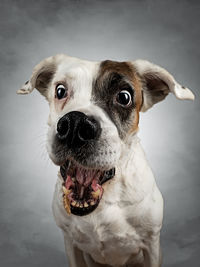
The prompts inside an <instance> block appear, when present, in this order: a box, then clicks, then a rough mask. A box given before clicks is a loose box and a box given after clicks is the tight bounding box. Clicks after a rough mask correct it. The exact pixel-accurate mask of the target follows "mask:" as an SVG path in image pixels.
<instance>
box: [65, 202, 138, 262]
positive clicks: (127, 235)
mask: <svg viewBox="0 0 200 267" xmlns="http://www.w3.org/2000/svg"><path fill="white" fill-rule="evenodd" d="M111 209H112V210H108V213H107V214H105V209H104V214H98V216H91V217H90V218H87V219H84V218H83V220H80V218H78V219H77V218H74V219H73V220H72V221H71V223H70V226H69V228H68V229H67V230H69V231H67V232H68V234H70V236H71V238H72V240H73V243H74V245H76V246H78V247H79V248H80V249H81V250H83V251H85V252H87V253H89V254H90V255H91V256H92V257H93V258H94V259H95V260H96V261H98V262H100V263H102V264H103V263H107V264H112V265H113V264H114V266H115V265H117V264H119V263H120V264H121V265H122V264H124V263H125V262H126V261H127V260H128V259H129V257H130V255H134V254H137V253H138V252H139V247H140V243H141V242H140V236H139V232H140V229H139V228H137V227H133V226H131V225H130V223H129V222H128V221H127V219H125V216H123V214H122V211H121V210H120V208H119V207H117V206H115V207H113V208H111ZM119 216H120V217H119ZM119 218H120V220H119Z"/></svg>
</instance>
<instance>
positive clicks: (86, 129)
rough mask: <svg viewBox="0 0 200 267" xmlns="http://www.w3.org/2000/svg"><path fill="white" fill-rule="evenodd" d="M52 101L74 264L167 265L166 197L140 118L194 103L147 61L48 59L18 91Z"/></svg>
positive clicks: (61, 202)
mask: <svg viewBox="0 0 200 267" xmlns="http://www.w3.org/2000/svg"><path fill="white" fill-rule="evenodd" d="M34 88H36V89H37V90H38V91H39V92H40V93H41V94H42V95H43V96H45V98H46V99H47V100H48V102H49V107H50V115H49V118H48V125H49V130H48V141H47V150H48V154H49V156H50V158H51V160H52V161H53V162H54V163H55V164H56V165H58V166H59V167H60V169H59V172H58V179H57V183H56V187H55V193H54V198H53V204H52V209H53V214H54V217H55V221H56V224H57V225H58V226H59V227H60V228H61V229H62V232H63V235H64V243H65V248H66V253H67V256H68V260H69V265H70V267H100V266H102V267H103V266H104V267H106V266H114V267H122V266H126V267H133V266H135V267H136V266H137V267H139V266H143V267H159V266H161V250H160V230H161V227H162V220H163V198H162V195H161V193H160V191H159V189H158V187H157V185H156V182H155V179H154V176H153V173H152V171H151V168H150V167H149V164H148V162H147V160H146V158H145V154H144V152H143V149H142V147H141V145H140V140H139V138H138V137H137V132H138V124H139V114H140V112H145V111H147V110H148V109H149V108H151V107H152V106H153V105H154V104H156V103H157V102H160V101H162V100H164V99H165V97H166V96H167V95H168V94H169V93H173V94H174V95H175V96H176V97H177V98H178V99H181V100H184V99H190V100H193V99H194V95H193V93H192V92H191V90H189V89H188V88H186V87H184V86H181V85H180V84H179V83H178V82H177V81H176V80H175V79H174V77H173V76H172V75H171V74H170V73H169V72H167V71H166V70H165V69H163V68H162V67H160V66H158V65H155V64H153V63H150V62H148V61H146V60H135V61H127V62H118V61H111V60H106V61H102V62H92V61H86V60H81V59H78V58H74V57H70V56H67V55H64V54H59V55H56V56H52V57H49V58H46V59H44V60H43V61H41V62H40V63H39V64H38V65H36V67H35V68H34V69H33V73H32V76H31V78H30V80H29V81H27V82H26V83H25V84H24V85H23V86H22V88H21V89H20V90H18V94H29V93H31V92H32V91H33V89H34Z"/></svg>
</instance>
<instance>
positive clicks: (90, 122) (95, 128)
mask: <svg viewBox="0 0 200 267" xmlns="http://www.w3.org/2000/svg"><path fill="white" fill-rule="evenodd" d="M99 132H100V125H99V123H98V122H97V121H96V120H94V119H84V120H82V121H81V122H80V124H79V127H78V138H79V139H80V140H82V141H89V140H92V139H96V138H98V136H99Z"/></svg>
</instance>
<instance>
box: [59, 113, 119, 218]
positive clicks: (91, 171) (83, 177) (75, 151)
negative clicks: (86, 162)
mask: <svg viewBox="0 0 200 267" xmlns="http://www.w3.org/2000/svg"><path fill="white" fill-rule="evenodd" d="M101 131H102V129H101V126H100V123H99V122H98V121H97V120H96V119H95V118H94V117H93V116H87V115H86V114H84V113H82V112H79V111H72V112H69V113H67V114H65V115H64V116H63V117H62V118H60V120H59V121H58V123H57V134H56V136H57V139H58V140H59V142H60V143H61V144H63V146H65V147H66V149H67V150H68V151H70V153H71V154H70V153H69V156H67V157H66V161H65V163H64V164H62V166H61V167H60V173H61V175H62V177H63V202H64V207H65V209H66V211H67V212H68V213H69V214H70V213H73V214H75V215H79V216H82V215H87V214H89V213H90V212H92V211H93V210H94V209H95V208H96V207H97V206H98V204H99V202H100V200H101V198H102V195H103V187H102V184H103V183H105V182H106V181H108V180H109V179H111V178H113V177H114V175H115V168H112V169H110V170H103V169H102V168H101V169H97V168H91V167H89V166H83V165H82V164H81V165H80V163H78V162H79V160H78V156H79V157H80V155H81V157H82V158H84V157H86V154H85V153H84V151H87V149H88V147H90V149H91V148H92V147H93V145H94V143H95V142H96V141H97V140H98V139H99V137H100V135H101ZM92 144H93V145H92Z"/></svg>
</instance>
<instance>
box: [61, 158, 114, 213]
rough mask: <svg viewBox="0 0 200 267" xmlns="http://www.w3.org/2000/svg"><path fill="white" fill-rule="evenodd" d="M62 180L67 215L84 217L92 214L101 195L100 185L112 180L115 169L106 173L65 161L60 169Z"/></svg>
mask: <svg viewBox="0 0 200 267" xmlns="http://www.w3.org/2000/svg"><path fill="white" fill-rule="evenodd" d="M60 173H61V176H62V179H63V186H62V189H63V204H64V207H65V210H66V211H67V213H68V214H71V213H72V214H74V215H78V216H84V215H87V214H89V213H91V212H93V211H94V210H95V209H96V208H97V206H98V205H99V202H100V200H101V198H102V195H103V188H102V184H104V183H105V182H106V181H108V180H110V179H112V178H113V177H114V175H115V168H112V169H110V170H108V171H104V170H98V169H86V168H84V167H82V166H79V165H77V163H75V162H74V161H71V160H67V161H66V162H65V164H64V165H62V166H61V167H60Z"/></svg>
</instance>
